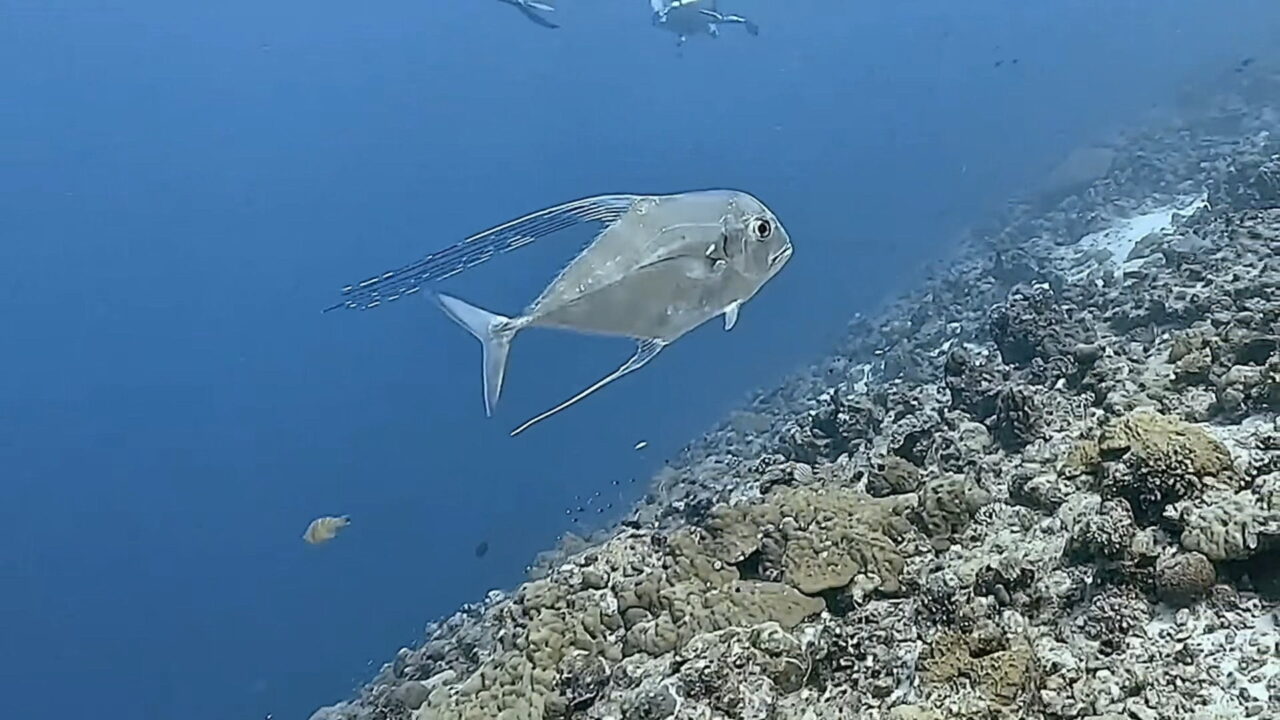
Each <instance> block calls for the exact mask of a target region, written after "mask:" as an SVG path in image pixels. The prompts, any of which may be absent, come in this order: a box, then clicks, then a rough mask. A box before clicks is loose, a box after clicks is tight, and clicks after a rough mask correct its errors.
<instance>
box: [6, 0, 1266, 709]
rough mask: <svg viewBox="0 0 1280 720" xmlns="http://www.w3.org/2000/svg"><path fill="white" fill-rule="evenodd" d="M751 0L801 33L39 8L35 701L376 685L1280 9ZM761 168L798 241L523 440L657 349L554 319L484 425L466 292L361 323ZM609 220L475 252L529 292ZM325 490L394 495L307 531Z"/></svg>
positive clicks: (9, 537)
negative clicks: (519, 219) (359, 284)
mask: <svg viewBox="0 0 1280 720" xmlns="http://www.w3.org/2000/svg"><path fill="white" fill-rule="evenodd" d="M722 5H723V8H724V9H731V10H733V11H736V12H741V13H743V14H747V15H749V16H750V17H752V19H754V20H755V21H756V22H758V23H759V24H760V26H761V28H762V32H761V34H760V36H759V37H749V36H747V35H746V34H745V33H741V32H736V30H738V28H727V29H726V30H725V31H724V32H723V36H722V37H721V38H719V39H718V40H711V39H709V38H705V37H698V38H692V39H691V40H690V42H689V43H687V44H686V45H685V46H684V47H683V48H681V49H677V48H676V47H675V39H674V37H672V36H670V35H668V34H665V33H662V32H659V31H658V30H656V29H655V28H653V27H652V26H651V25H650V18H649V8H648V3H647V2H644V1H643V0H627V1H625V2H624V1H622V0H618V1H615V2H608V3H605V2H583V1H581V0H560V2H559V3H558V6H559V8H558V10H557V11H556V13H555V14H556V17H557V19H558V21H559V22H561V24H562V25H563V27H562V28H560V29H559V30H545V29H543V28H539V27H537V26H535V25H533V24H531V23H529V22H527V21H525V20H524V19H523V18H521V17H520V16H519V14H518V13H517V12H516V11H515V10H514V9H512V8H510V7H508V6H505V5H503V4H501V3H498V2H496V1H494V0H431V1H430V2H423V1H419V2H405V1H404V0H388V1H387V2H382V3H349V2H348V3H342V2H334V1H333V0H317V1H312V2H305V3H304V2H298V1H297V0H265V1H264V0H255V1H254V2H247V1H246V0H226V1H225V2H220V3H203V4H196V3H182V2H178V3H174V2H158V1H156V0H135V1H134V2H129V3H125V2H120V1H119V0H3V2H0V275H2V279H3V281H2V282H0V318H2V320H0V333H2V335H0V338H2V339H0V342H2V343H3V344H2V345H0V347H2V348H3V355H0V587H2V588H3V592H0V694H2V695H3V696H4V697H5V698H6V700H5V710H4V716H5V717H14V718H24V719H27V720H43V719H44V718H61V717H64V716H65V715H66V714H67V713H68V712H73V711H78V710H85V709H87V708H90V707H92V708H94V709H96V710H97V711H99V712H100V716H102V717H119V718H136V719H138V720H150V719H152V718H156V719H160V718H177V717H181V718H184V719H186V720H206V719H207V720H231V719H233V718H250V719H251V720H257V719H258V718H262V717H264V716H265V715H267V714H268V713H272V714H273V716H274V717H275V718H281V719H283V718H290V719H292V718H305V717H307V715H308V714H309V713H310V712H311V710H312V709H314V708H315V707H317V706H319V705H322V704H327V703H330V702H334V701H336V700H339V699H341V698H342V697H344V696H345V695H347V694H348V693H350V692H351V691H352V690H353V689H354V688H355V687H357V686H358V685H359V683H361V682H362V681H363V680H365V679H366V678H368V677H369V676H370V675H371V674H372V672H373V671H374V670H375V669H376V667H377V665H379V664H380V663H381V662H382V661H383V660H385V659H386V658H388V657H390V656H391V654H392V653H394V651H395V649H396V648H398V647H400V646H401V645H404V644H410V643H412V642H414V641H415V640H417V639H419V638H420V635H421V631H422V626H423V625H424V623H425V622H427V621H428V620H431V619H434V618H437V617H439V616H441V615H445V614H448V613H450V612H452V611H453V610H454V609H455V608H457V607H458V606H459V604H461V603H463V602H468V601H473V600H477V599H479V598H480V597H482V596H483V594H484V592H485V591H486V590H488V589H490V588H494V587H510V586H512V585H514V584H515V583H516V582H518V581H519V579H520V578H521V576H522V573H523V569H524V567H525V565H527V564H528V563H529V562H530V561H531V560H532V558H533V556H534V555H535V554H536V553H537V552H539V551H540V550H543V549H546V548H548V547H550V546H552V545H553V544H554V542H555V541H556V538H557V536H558V535H559V534H560V533H562V532H564V531H565V530H567V529H577V528H579V527H580V525H575V524H574V523H573V521H572V518H570V517H567V516H566V515H565V512H564V511H565V508H566V507H571V506H573V505H575V504H576V502H577V501H575V499H574V498H575V496H580V495H584V494H591V493H594V492H596V491H602V493H604V494H606V495H608V494H611V493H615V492H617V491H616V490H614V489H613V488H614V486H613V481H615V480H629V479H630V478H633V477H635V478H640V480H641V482H640V483H638V484H637V485H636V486H628V485H626V484H624V485H623V486H622V487H624V488H626V490H625V492H623V494H622V496H621V497H620V498H619V500H618V504H619V505H621V504H622V503H623V502H625V501H626V500H628V499H634V493H636V492H640V491H641V490H640V489H639V488H642V486H643V484H644V480H645V479H646V478H647V477H648V476H649V475H650V474H652V473H653V472H654V471H655V470H656V469H657V468H659V467H660V466H661V463H662V461H663V459H664V458H665V457H668V456H670V455H671V454H672V453H674V452H676V451H677V450H678V449H679V448H680V447H681V446H682V445H683V444H685V443H686V442H688V441H689V440H691V439H692V438H693V437H695V436H696V434H697V433H698V432H699V431H701V430H703V429H705V428H707V427H709V426H710V425H712V424H714V423H715V422H716V421H717V420H718V419H720V418H721V417H722V416H723V415H724V414H725V412H726V411H727V410H729V409H730V408H732V407H733V406H734V404H735V403H737V402H739V401H740V400H741V399H742V398H743V397H744V395H745V394H746V393H748V392H749V391H751V390H752V389H754V388H758V387H761V386H765V385H768V384H769V383H771V382H775V381H776V380H777V379H779V378H780V377H782V376H783V375H784V374H785V373H787V372H789V371H790V370H792V369H793V368H795V367H797V366H798V365H801V364H803V363H805V362H807V361H808V360H810V359H812V358H813V357H814V356H815V355H817V354H818V353H820V352H822V351H823V350H824V349H825V348H826V347H828V346H829V345H830V344H831V343H833V342H834V341H835V340H836V339H837V338H838V337H839V335H840V333H841V331H842V329H843V327H844V325H845V323H846V321H847V320H848V319H849V317H850V316H851V315H852V314H853V313H855V312H858V311H865V310H868V309H870V308H872V307H874V306H875V304H876V303H879V302H881V301H883V300H884V299H885V298H886V297H888V296H891V295H892V294H893V293H895V292H898V291H900V290H902V289H904V288H907V287H909V286H910V285H911V283H912V282H913V280H914V279H915V278H916V277H918V276H919V273H920V272H921V271H922V267H923V265H924V264H925V263H926V262H927V261H928V260H930V259H931V258H934V257H937V256H941V255H943V254H944V253H945V252H946V250H947V248H948V246H949V245H950V244H951V243H954V242H955V241H956V239H957V238H958V237H959V236H960V234H961V233H962V231H963V229H964V228H965V227H966V226H968V225H969V224H971V223H973V222H975V221H978V220H980V219H981V218H983V217H984V216H986V215H988V214H989V213H991V212H992V211H994V210H995V209H998V208H999V207H1000V206H1001V205H1002V203H1004V202H1005V201H1006V200H1007V199H1008V198H1010V197H1013V196H1015V195H1017V194H1018V193H1020V192H1022V191H1023V190H1024V189H1025V188H1026V187H1028V186H1029V185H1031V184H1033V183H1034V182H1036V180H1037V179H1038V178H1040V177H1042V176H1043V175H1044V174H1045V173H1046V172H1047V171H1048V169H1049V168H1051V167H1053V165H1054V164H1055V162H1056V161H1057V160H1058V159H1060V158H1061V157H1062V156H1063V155H1064V154H1065V153H1066V152H1068V151H1070V150H1071V149H1072V148H1075V147H1078V146H1080V145H1081V144H1084V143H1088V142H1092V141H1095V140H1097V139H1099V138H1105V137H1106V136H1107V135H1108V134H1109V133H1111V132H1114V131H1115V130H1117V129H1119V128H1122V127H1125V126H1127V125H1131V124H1133V123H1134V121H1135V120H1136V119H1138V118H1140V117H1142V116H1143V114H1145V113H1150V112H1155V111H1159V110H1160V108H1161V107H1163V106H1164V105H1165V104H1167V103H1168V102H1169V100H1170V98H1172V97H1173V96H1174V95H1175V94H1176V92H1177V90H1178V88H1179V87H1181V86H1183V85H1184V84H1186V83H1187V82H1190V81H1196V80H1203V78H1204V77H1205V76H1206V75H1210V76H1211V75H1212V73H1213V72H1218V71H1221V70H1222V69H1224V68H1229V67H1231V66H1232V65H1233V64H1235V63H1237V62H1239V60H1240V59H1242V58H1244V57H1249V56H1263V55H1266V54H1267V53H1272V54H1274V53H1275V50H1274V49H1273V46H1274V38H1275V36H1276V31H1277V30H1278V29H1280V12H1278V11H1277V8H1276V6H1275V4H1274V2H1272V0H1237V2H1233V3H1231V4H1230V12H1227V11H1226V10H1225V9H1224V8H1225V6H1224V5H1223V4H1222V3H1221V2H1213V1H1211V0H1203V1H1193V0H1176V1H1172V2H1164V3H1155V2H1150V1H1146V2H1139V1H1137V0H1121V1H1118V2H1117V1H1115V0H1091V1H1081V2H1069V3H1068V2H1058V3H1026V2H1015V1H1013V0H1007V1H1005V0H1001V1H998V2H997V1H983V2H970V3H956V2H949V1H944V0H914V1H912V2H905V3H901V2H899V3H889V2H844V1H841V0H795V1H793V2H787V3H779V2H764V1H763V0H738V1H737V2H733V0H722ZM1014 59H1016V60H1017V62H1016V63H1015V62H1012V61H1013V60H1014ZM997 63H998V64H997ZM721 186H727V187H738V188H743V189H747V190H749V191H751V192H752V193H754V194H756V195H757V196H759V197H760V198H762V199H763V200H764V201H765V202H766V203H768V204H769V205H770V207H771V208H772V209H773V210H775V211H776V212H777V213H778V214H779V216H780V217H781V219H782V221H783V222H784V223H785V224H786V226H787V228H788V230H789V231H790V233H791V236H792V238H793V240H794V241H795V243H796V255H795V257H794V259H793V260H792V261H791V262H790V263H789V265H788V267H787V269H786V270H785V272H783V273H782V274H781V275H780V276H779V277H778V278H777V279H775V280H773V281H772V282H771V283H770V284H769V285H768V286H767V287H766V289H765V290H764V291H763V292H762V293H761V294H760V295H759V296H758V297H757V298H755V299H754V300H752V302H751V303H749V304H748V305H747V306H746V307H745V308H744V310H743V313H742V317H741V319H740V321H739V323H738V326H737V327H736V328H735V329H734V330H733V332H732V333H727V334H726V333H724V332H723V331H722V330H721V329H720V327H719V325H718V323H711V324H709V325H708V326H707V327H705V328H702V329H700V330H699V331H697V332H695V333H694V334H692V335H691V336H689V337H687V338H685V339H683V340H681V341H680V342H679V343H678V344H676V345H674V346H673V347H672V348H670V349H669V350H667V351H665V352H664V353H663V355H662V356H661V357H660V358H659V359H658V360H655V361H654V362H653V363H652V364H650V365H649V366H648V367H646V368H645V369H644V370H643V371H642V372H639V373H637V374H635V375H633V376H630V377H628V378H627V379H626V380H624V381H621V382H619V383H617V384H616V385H612V386H610V387H609V388H607V389H606V390H604V391H602V392H601V393H599V394H597V395H595V396H593V397H592V398H591V399H589V400H587V401H584V402H583V403H581V404H579V405H577V406H575V407H574V408H573V409H572V410H570V411H567V412H565V413H563V414H561V415H559V416H556V417H555V418H553V419H552V420H549V421H547V422H546V423H544V424H542V425H539V426H537V427H535V428H534V429H533V430H531V431H530V432H528V433H527V434H525V435H521V436H520V437H517V438H509V437H507V433H508V431H509V430H510V429H511V428H513V427H515V425H517V424H518V423H519V422H521V421H523V420H524V419H526V418H528V417H530V416H532V415H533V414H536V413H537V412H540V411H542V410H544V409H546V408H548V407H550V406H551V405H554V404H555V403H557V402H559V401H560V400H562V399H564V398H566V397H568V396H569V395H571V394H573V393H575V392H576V391H577V390H579V389H580V388H582V387H583V386H585V385H587V384H588V383H589V382H591V381H594V380H595V379H596V378H597V377H599V376H601V375H603V374H604V373H606V372H608V371H609V370H612V369H613V368H614V367H616V365H617V364H618V363H620V362H621V361H622V359H624V358H625V357H626V355H627V354H628V353H629V352H630V347H629V345H628V344H626V343H623V342H618V341H605V340H599V339H588V338H582V337H577V336H572V335H566V334H560V333H551V332H531V333H528V334H527V335H522V336H521V337H520V338H519V340H518V341H517V342H516V346H515V348H514V350H513V355H512V361H511V366H510V368H509V372H508V377H507V385H506V389H505V392H504V397H503V400H502V403H501V405H500V406H499V409H498V412H497V414H496V417H494V418H491V419H486V418H485V417H484V413H483V405H482V395H481V386H480V368H479V365H480V359H479V346H478V345H476V343H475V341H474V340H473V339H471V338H470V337H468V336H467V335H466V334H465V333H463V332H462V331H461V330H459V329H458V328H457V327H455V326H453V325H452V324H450V323H449V321H448V320H447V319H445V318H444V317H443V316H442V315H441V314H440V313H439V312H438V311H437V310H436V309H435V308H434V307H432V306H431V304H430V303H428V302H426V301H425V300H424V301H413V302H410V301H405V302H403V303H400V304H397V305H394V306H387V307H384V308H379V309H378V310H376V311H370V312H366V313H336V314H330V315H324V316H322V315H321V314H320V312H319V310H320V308H322V307H324V306H325V305H327V304H329V303H330V302H332V301H333V300H334V299H335V298H336V291H337V289H338V288H340V287H341V286H342V285H343V284H346V283H348V282H351V281H354V280H359V279H361V278H364V277H367V276H369V275H371V274H374V273H377V272H380V271H382V270H385V269H389V268H392V267H395V266H397V265H399V264H401V263H403V262H406V261H409V260H412V259H414V258H416V257H418V256H420V255H422V254H424V253H426V252H428V251H431V250H433V249H438V248H441V247H444V246H446V245H448V244H450V243H452V242H454V241H456V240H457V239H459V238H461V237H463V236H465V235H468V234H470V233H472V232H475V231H478V230H481V229H484V228H486V227H488V226H490V225H493V224H496V223H499V222H502V221H505V220H508V219H511V218H514V217H516V216H518V215H520V214H523V213H525V212H528V211H531V210H535V209H538V208H541V207H544V206H547V205H551V204H554V203H557V202H561V201H564V200H568V199H572V198H576V197H580V196H583V195H590V194H595V193H601V192H642V193H645V192H654V193H657V192H674V191H679V190H687V189H694V188H702V187H721ZM586 239H587V238H586V237H585V236H584V235H583V234H582V233H579V234H578V236H568V237H565V238H563V239H558V240H549V241H546V242H544V243H540V244H539V245H538V246H537V247H535V248H530V249H528V250H527V251H522V252H521V253H516V254H513V255H509V256H505V257H503V258H500V259H498V260H495V261H494V262H493V263H491V264H490V265H487V266H485V267H484V268H482V269H477V270H476V271H474V272H469V273H467V274H466V275H464V276H461V277H459V278H456V279H454V280H451V281H449V282H448V284H447V285H448V287H449V288H450V289H451V290H452V291H453V292H456V293H458V294H459V295H461V296H462V297H465V298H467V299H468V300H469V301H472V302H475V303H477V304H479V305H481V306H483V307H486V308H489V309H492V310H495V311H499V312H507V313H513V312H516V311H518V310H519V309H520V307H522V306H523V305H524V304H525V303H526V302H527V301H528V300H530V299H531V298H532V297H534V296H535V295H536V294H537V292H538V291H540V290H541V288H542V286H543V285H544V284H545V283H546V281H547V280H548V279H549V278H550V277H551V275H552V274H553V273H554V272H555V271H556V270H557V269H558V268H559V267H560V266H561V265H563V263H564V262H565V261H566V260H567V259H568V258H569V257H571V256H572V254H573V252H574V251H575V250H576V249H577V248H578V247H580V246H581V244H582V242H584V241H585V240H586ZM641 440H646V441H648V443H649V445H648V447H646V448H645V449H644V450H643V451H637V450H634V449H633V447H634V446H635V444H636V443H637V442H638V441H641ZM632 488H635V489H632ZM627 493H631V494H630V495H628V494H627ZM325 514H349V515H351V517H352V519H353V524H352V526H351V527H350V528H348V529H347V530H346V531H344V532H343V534H342V535H341V536H340V537H339V538H338V539H337V540H336V541H334V542H332V543H329V544H327V545H325V546H323V547H311V546H308V545H306V544H304V543H303V542H302V541H301V538H300V536H301V533H302V531H303V529H305V527H306V525H307V523H308V522H309V521H310V520H311V519H312V518H314V517H316V516H319V515H325ZM602 520H603V519H601V521H602ZM595 521H596V519H594V518H590V517H588V518H586V519H585V520H584V521H580V522H587V523H591V522H595ZM482 541H483V542H487V543H488V547H489V551H488V553H487V554H486V555H485V556H484V557H477V556H476V553H475V552H473V550H474V548H475V547H476V546H477V544H478V543H480V542H482Z"/></svg>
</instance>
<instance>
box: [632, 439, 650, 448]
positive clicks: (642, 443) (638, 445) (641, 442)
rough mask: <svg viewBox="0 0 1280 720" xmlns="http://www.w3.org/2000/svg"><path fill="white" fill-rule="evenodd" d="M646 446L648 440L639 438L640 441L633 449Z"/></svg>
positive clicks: (647, 445)
mask: <svg viewBox="0 0 1280 720" xmlns="http://www.w3.org/2000/svg"><path fill="white" fill-rule="evenodd" d="M647 447H649V441H648V440H641V441H640V442H638V443H636V447H635V449H636V450H643V449H645V448H647Z"/></svg>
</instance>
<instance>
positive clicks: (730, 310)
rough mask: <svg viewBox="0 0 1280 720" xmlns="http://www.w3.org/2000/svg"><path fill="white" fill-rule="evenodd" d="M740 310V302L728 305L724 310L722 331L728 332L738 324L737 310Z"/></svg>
mask: <svg viewBox="0 0 1280 720" xmlns="http://www.w3.org/2000/svg"><path fill="white" fill-rule="evenodd" d="M741 308H742V301H741V300H738V301H736V302H732V303H730V304H729V307H727V308H725V309H724V331H725V332H729V331H730V330H732V329H733V326H734V325H737V324H738V310H740V309H741Z"/></svg>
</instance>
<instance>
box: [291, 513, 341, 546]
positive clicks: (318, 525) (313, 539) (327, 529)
mask: <svg viewBox="0 0 1280 720" xmlns="http://www.w3.org/2000/svg"><path fill="white" fill-rule="evenodd" d="M350 524H351V518H350V517H348V516H346V515H343V516H341V517H334V516H332V515H326V516H325V517H318V518H316V519H315V520H312V521H311V524H310V525H308V526H307V531H306V532H304V533H302V539H303V540H306V541H307V543H308V544H310V545H319V544H321V543H326V542H329V541H330V540H332V539H334V538H335V537H337V535H338V531H339V530H341V529H342V528H344V527H346V526H348V525H350Z"/></svg>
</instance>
